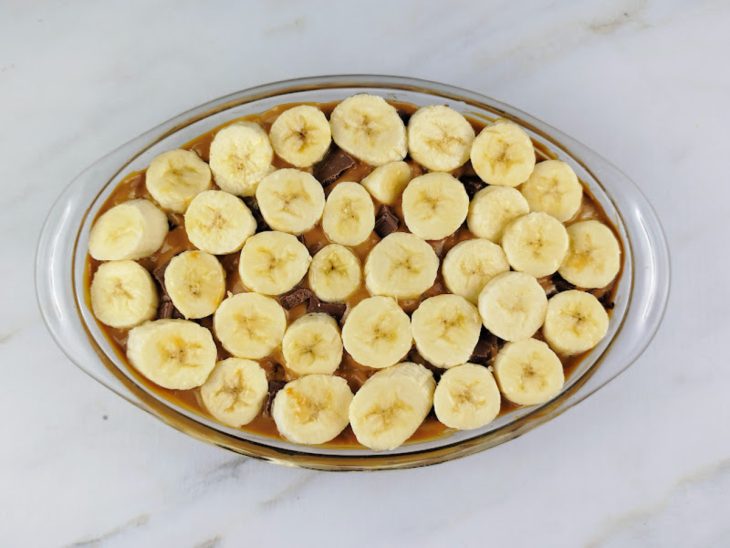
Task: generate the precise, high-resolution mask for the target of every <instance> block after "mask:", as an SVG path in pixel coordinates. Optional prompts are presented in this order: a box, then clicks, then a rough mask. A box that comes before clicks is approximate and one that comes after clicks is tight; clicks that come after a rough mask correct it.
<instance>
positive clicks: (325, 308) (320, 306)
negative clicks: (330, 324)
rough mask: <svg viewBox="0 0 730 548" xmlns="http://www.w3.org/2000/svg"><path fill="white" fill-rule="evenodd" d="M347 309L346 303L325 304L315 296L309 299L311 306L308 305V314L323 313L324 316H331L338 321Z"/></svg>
mask: <svg viewBox="0 0 730 548" xmlns="http://www.w3.org/2000/svg"><path fill="white" fill-rule="evenodd" d="M346 309H347V305H345V304H344V303H325V302H323V301H320V300H319V299H318V298H317V297H315V296H314V295H312V296H311V297H310V298H309V304H308V305H307V312H321V313H323V314H329V315H330V316H332V317H333V318H334V319H335V320H337V321H339V320H340V319H341V318H342V316H343V315H344V314H345V310H346Z"/></svg>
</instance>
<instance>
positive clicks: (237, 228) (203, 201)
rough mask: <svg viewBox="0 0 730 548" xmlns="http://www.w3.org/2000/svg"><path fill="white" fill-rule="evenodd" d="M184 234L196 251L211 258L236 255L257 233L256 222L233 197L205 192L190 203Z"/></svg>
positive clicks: (209, 191) (239, 200)
mask: <svg viewBox="0 0 730 548" xmlns="http://www.w3.org/2000/svg"><path fill="white" fill-rule="evenodd" d="M185 231H186V232H187V233H188V239H189V240H190V241H191V242H192V243H193V245H194V246H195V247H197V248H198V249H201V250H203V251H207V252H208V253H212V254H213V255H226V254H227V253H235V252H236V251H238V250H239V249H241V247H242V246H243V243H244V242H245V241H246V240H247V239H248V238H249V237H251V236H252V235H253V234H254V233H255V232H256V220H255V219H254V217H253V215H252V214H251V211H250V210H249V209H248V207H246V204H244V203H243V201H241V199H239V198H237V197H236V196H234V195H233V194H228V192H223V191H221V190H206V191H205V192H201V193H200V194H198V195H197V196H196V197H195V198H193V201H192V202H190V205H189V206H188V209H187V211H186V212H185Z"/></svg>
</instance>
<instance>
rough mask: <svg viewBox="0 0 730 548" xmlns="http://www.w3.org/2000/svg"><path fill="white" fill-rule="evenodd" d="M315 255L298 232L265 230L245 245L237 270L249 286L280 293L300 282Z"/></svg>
mask: <svg viewBox="0 0 730 548" xmlns="http://www.w3.org/2000/svg"><path fill="white" fill-rule="evenodd" d="M311 260H312V258H311V257H310V256H309V251H308V250H307V248H306V246H305V245H304V244H303V243H302V242H300V241H299V240H297V238H296V236H292V235H291V234H287V233H285V232H277V231H273V230H272V231H266V232H259V233H258V234H256V235H254V236H251V237H250V238H249V239H248V240H246V243H245V244H244V245H243V249H242V250H241V258H240V260H239V261H238V273H239V274H240V276H241V280H242V281H243V283H244V284H245V285H246V287H248V288H249V289H252V290H253V291H256V292H257V293H263V294H264V295H280V294H281V293H286V292H287V291H289V290H290V289H292V288H293V287H294V286H295V285H297V284H298V283H299V282H300V281H301V280H302V278H304V275H305V274H306V273H307V269H308V268H309V263H310V261H311Z"/></svg>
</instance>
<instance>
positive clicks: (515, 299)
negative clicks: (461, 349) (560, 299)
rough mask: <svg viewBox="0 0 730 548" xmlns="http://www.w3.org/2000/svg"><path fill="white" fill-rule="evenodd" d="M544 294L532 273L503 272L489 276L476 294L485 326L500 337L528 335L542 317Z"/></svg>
mask: <svg viewBox="0 0 730 548" xmlns="http://www.w3.org/2000/svg"><path fill="white" fill-rule="evenodd" d="M546 310H547V297H546V296H545V291H544V290H543V288H542V287H541V286H540V283H539V282H538V281H537V280H536V279H535V277H534V276H530V275H529V274H525V273H524V272H505V273H504V274H499V275H498V276H495V277H494V278H492V279H491V280H490V281H489V282H488V283H487V285H485V286H484V289H482V292H481V293H480V294H479V315H480V316H481V317H482V322H483V323H484V327H486V328H487V329H488V330H489V331H491V332H492V333H493V334H495V335H496V336H497V337H499V338H500V339H504V340H506V341H519V340H522V339H528V338H530V337H532V335H534V334H535V332H536V331H537V330H538V329H540V326H542V324H543V322H544V321H545V312H546Z"/></svg>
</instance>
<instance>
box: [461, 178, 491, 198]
mask: <svg viewBox="0 0 730 548" xmlns="http://www.w3.org/2000/svg"><path fill="white" fill-rule="evenodd" d="M461 183H462V184H463V185H464V189H465V190H466V193H467V195H468V196H469V198H473V197H474V194H476V193H477V192H479V191H480V190H481V189H483V188H484V187H485V186H487V183H485V182H484V181H482V180H481V179H480V178H479V177H474V176H472V175H466V176H464V177H462V178H461Z"/></svg>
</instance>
